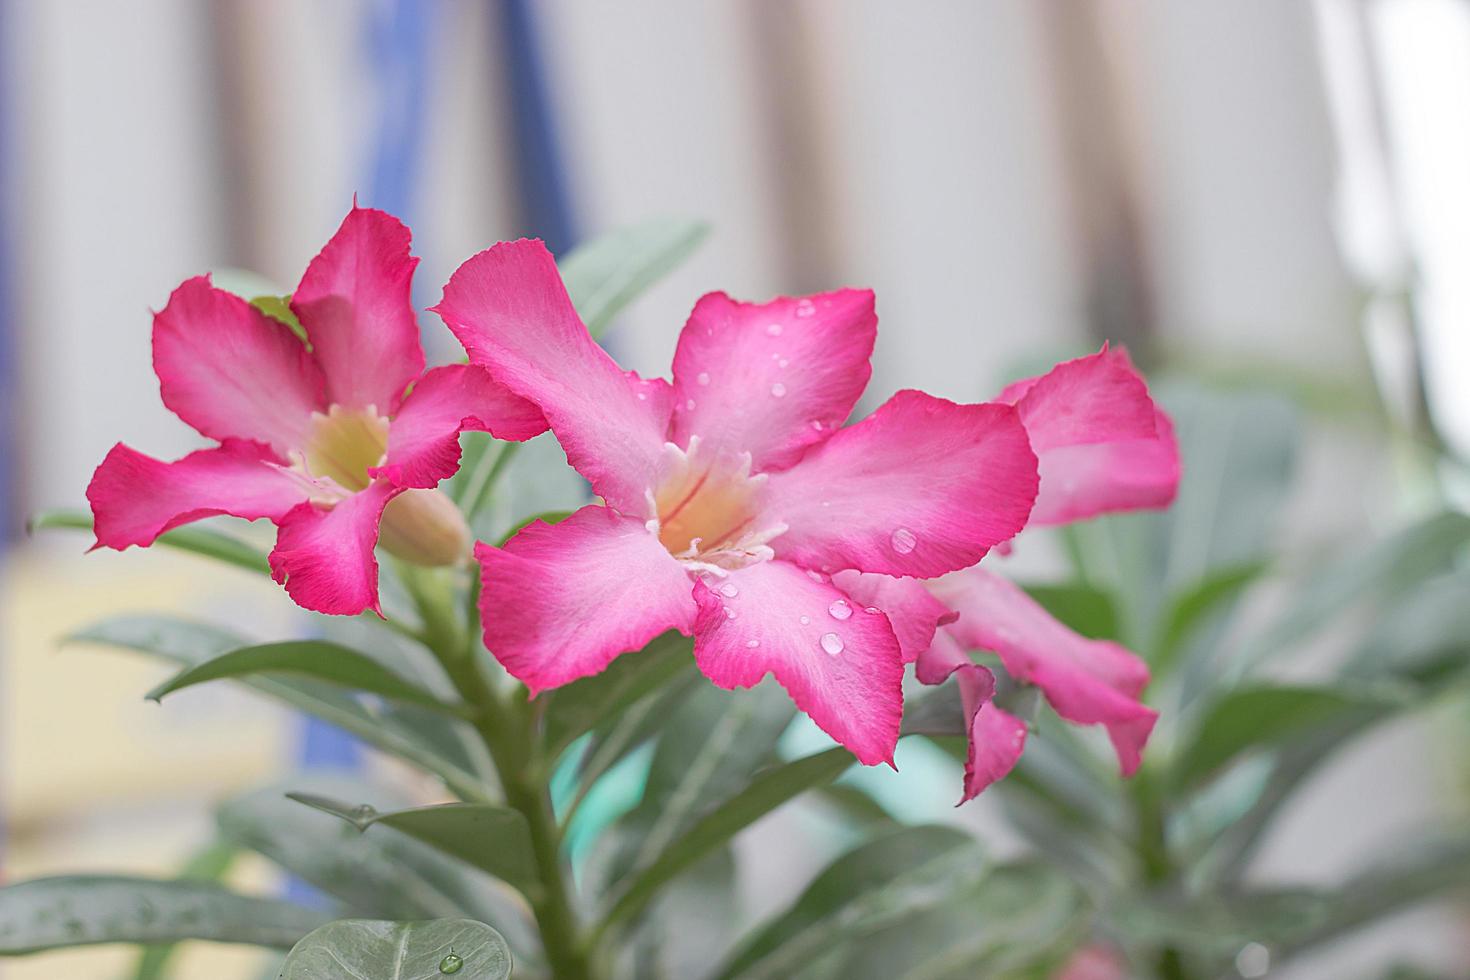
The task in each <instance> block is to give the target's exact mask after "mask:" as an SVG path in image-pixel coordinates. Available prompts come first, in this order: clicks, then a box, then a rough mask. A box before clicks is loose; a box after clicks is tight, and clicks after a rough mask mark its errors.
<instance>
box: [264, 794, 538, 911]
mask: <svg viewBox="0 0 1470 980" xmlns="http://www.w3.org/2000/svg"><path fill="white" fill-rule="evenodd" d="M286 795H287V797H289V798H290V799H293V800H295V801H296V802H298V803H302V804H305V805H306V806H309V807H313V808H315V809H317V810H321V811H323V812H325V813H330V814H331V815H332V816H334V817H339V818H341V819H342V820H345V821H347V822H348V823H350V824H352V825H353V826H354V827H356V828H357V829H358V831H360V832H366V831H367V829H368V828H369V827H371V826H372V825H373V824H379V823H380V824H383V825H384V826H386V827H392V828H393V829H394V830H398V831H402V832H403V833H405V834H407V835H408V836H410V837H413V838H415V839H417V840H420V841H423V842H424V843H425V844H428V845H430V846H431V847H435V848H438V849H439V850H441V851H443V852H444V853H445V854H449V855H452V856H454V857H457V858H459V859H460V860H461V861H464V862H466V863H468V864H471V865H473V866H474V867H477V868H479V869H480V870H482V871H485V872H488V873H489V874H492V875H494V876H495V877H497V878H499V879H501V880H502V881H504V882H505V883H506V884H508V885H511V886H513V887H514V888H516V889H518V890H520V891H521V892H522V893H525V894H535V892H536V890H537V889H538V888H539V887H540V885H539V882H538V878H537V874H536V864H535V861H534V859H533V856H532V851H531V832H530V830H529V828H528V827H527V826H526V820H525V818H524V817H522V816H521V815H520V814H519V813H517V812H516V811H514V810H508V809H506V808H504V807H498V806H490V805H489V804H484V803H445V804H442V805H440V806H425V807H415V808H413V809H409V810H394V811H392V812H389V813H379V812H377V810H375V809H373V808H372V807H370V806H366V805H361V804H359V805H353V804H350V803H342V802H340V801H338V800H333V799H330V798H328V797H325V796H316V795H314V794H310V793H287V794H286Z"/></svg>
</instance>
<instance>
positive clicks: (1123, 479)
mask: <svg viewBox="0 0 1470 980" xmlns="http://www.w3.org/2000/svg"><path fill="white" fill-rule="evenodd" d="M998 400H999V401H1003V402H1006V403H1008V404H1014V405H1015V406H1016V410H1017V411H1018V412H1020V413H1021V421H1022V423H1023V424H1024V425H1025V426H1026V432H1027V434H1028V435H1029V436H1030V437H1031V448H1032V449H1034V450H1035V451H1036V455H1037V457H1038V459H1039V461H1040V472H1041V490H1040V492H1039V493H1038V494H1037V497H1036V507H1035V508H1034V509H1033V510H1032V512H1031V523H1033V524H1063V523H1067V522H1070V521H1078V520H1083V519H1085V518H1089V517H1095V516H1097V515H1098V514H1104V513H1108V512H1111V511H1119V510H1134V509H1137V508H1140V507H1165V506H1167V505H1168V504H1169V503H1170V502H1172V501H1173V499H1174V493H1175V491H1176V490H1177V489H1178V486H1179V446H1178V443H1177V442H1176V440H1175V438H1174V427H1173V425H1172V424H1171V423H1170V421H1169V418H1168V416H1167V415H1165V414H1164V413H1163V411H1161V410H1160V409H1159V408H1158V407H1157V406H1155V404H1154V402H1153V399H1152V398H1150V397H1149V393H1148V386H1147V384H1146V383H1145V382H1144V380H1143V377H1142V376H1141V375H1139V373H1138V371H1137V370H1136V369H1135V368H1134V367H1133V362H1132V361H1131V360H1130V359H1129V357H1128V353H1127V351H1125V350H1123V349H1122V348H1114V349H1109V348H1108V347H1107V346H1104V347H1103V349H1102V350H1101V351H1099V352H1098V353H1096V354H1092V355H1089V356H1087V357H1080V358H1078V359H1076V360H1074V361H1067V362H1065V363H1063V364H1058V365H1057V366H1056V367H1054V368H1052V369H1051V371H1050V372H1048V373H1047V374H1045V375H1042V376H1041V377H1039V378H1028V379H1026V380H1024V381H1018V382H1016V383H1015V384H1013V385H1010V386H1009V387H1007V388H1006V389H1005V390H1004V391H1003V392H1001V395H1000V398H999V399H998Z"/></svg>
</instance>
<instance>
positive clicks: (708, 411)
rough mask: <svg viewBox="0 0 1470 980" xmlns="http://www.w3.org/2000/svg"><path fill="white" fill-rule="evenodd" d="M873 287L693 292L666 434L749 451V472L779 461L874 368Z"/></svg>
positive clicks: (847, 405) (833, 423) (824, 426)
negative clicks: (778, 294)
mask: <svg viewBox="0 0 1470 980" xmlns="http://www.w3.org/2000/svg"><path fill="white" fill-rule="evenodd" d="M877 335H878V317H877V314H876V313H874V311H873V294H872V292H871V291H869V290H866V289H862V290H858V289H843V290H839V291H837V292H832V293H822V294H820V295H816V296H809V297H804V298H801V299H791V298H785V297H783V298H781V299H777V300H773V301H772V302H769V303H741V302H737V301H735V300H733V299H731V298H730V297H729V296H727V295H725V294H724V293H710V294H708V295H707V296H704V297H703V298H701V299H700V301H699V302H698V303H696V304H695V306H694V312H693V313H691V314H690V315H689V322H688V323H686V324H685V325H684V331H683V333H681V334H680V335H679V346H678V349H677V350H676V351H675V353H674V417H673V424H672V439H673V441H674V442H675V443H677V444H678V445H680V446H687V445H688V444H689V439H690V437H691V436H696V435H697V436H698V437H699V439H700V441H701V442H702V443H703V444H704V445H706V446H708V447H710V448H712V449H717V450H721V451H726V452H732V453H742V452H749V453H750V454H751V457H752V461H753V469H754V470H755V471H756V472H762V471H766V470H776V469H784V468H786V467H788V466H790V465H791V464H792V463H794V462H796V460H797V459H798V458H800V456H801V454H802V452H803V451H804V450H805V449H806V448H807V447H808V446H811V445H813V444H815V443H818V442H821V441H822V440H824V439H826V438H827V437H828V436H829V435H830V434H831V433H832V432H833V431H834V430H836V429H837V428H838V427H840V426H841V425H842V423H843V422H845V421H846V420H847V417H848V415H850V414H851V413H852V409H853V406H854V405H856V404H857V400H858V398H859V397H860V396H861V395H862V393H863V389H864V388H866V387H867V384H868V378H869V377H870V376H871V375H872V373H873V372H872V367H871V365H870V364H869V359H870V358H871V357H872V354H873V342H874V341H875V340H876V338H877Z"/></svg>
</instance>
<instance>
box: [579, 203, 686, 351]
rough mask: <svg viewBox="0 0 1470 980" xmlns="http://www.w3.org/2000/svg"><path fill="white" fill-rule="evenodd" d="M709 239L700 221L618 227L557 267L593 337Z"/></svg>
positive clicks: (670, 220) (675, 220) (662, 221)
mask: <svg viewBox="0 0 1470 980" xmlns="http://www.w3.org/2000/svg"><path fill="white" fill-rule="evenodd" d="M708 234H709V226H708V225H706V224H704V223H703V222H700V221H689V220H687V219H679V218H662V219H655V220H653V221H645V222H643V223H641V224H637V225H633V226H631V227H628V228H622V229H619V230H617V231H614V232H611V233H609V234H606V235H602V236H600V237H598V238H596V239H593V240H592V241H590V242H588V243H587V244H585V245H582V246H579V247H578V248H575V249H573V250H572V251H571V252H570V253H568V254H567V255H566V256H564V257H563V258H562V260H561V261H560V262H558V263H557V266H558V268H559V269H560V271H561V277H562V281H563V282H565V283H566V287H567V292H568V293H569V294H571V297H572V303H573V305H575V306H576V308H577V312H578V313H579V314H580V315H581V317H582V320H583V322H584V323H586V324H587V329H588V330H589V331H591V333H592V336H594V337H596V336H599V335H600V334H601V333H602V331H603V330H605V329H607V325H608V323H610V322H611V321H612V318H613V317H614V316H616V315H617V314H618V313H619V312H621V311H622V310H623V308H624V307H626V306H627V305H628V304H629V303H631V302H632V301H633V300H634V299H636V298H637V297H638V295H639V294H640V293H642V292H643V291H644V290H645V289H647V288H648V287H649V286H651V285H653V284H654V283H655V282H657V281H658V280H659V279H662V278H663V277H664V276H665V275H666V274H668V273H669V272H671V271H672V270H673V269H675V268H677V267H678V266H679V264H680V263H681V262H683V261H684V259H686V258H687V257H688V256H689V254H690V253H692V252H693V251H694V249H695V248H697V247H698V246H699V243H700V242H702V241H704V238H705V236H706V235H708Z"/></svg>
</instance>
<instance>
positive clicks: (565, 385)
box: [433, 239, 670, 517]
mask: <svg viewBox="0 0 1470 980" xmlns="http://www.w3.org/2000/svg"><path fill="white" fill-rule="evenodd" d="M433 309H434V312H436V313H438V314H439V316H441V317H442V318H443V319H444V322H445V323H446V324H448V325H449V329H450V330H451V331H453V333H454V335H455V336H456V337H458V338H459V341H460V343H462V344H464V346H465V350H467V351H469V355H470V360H471V362H473V363H475V364H482V365H484V366H485V367H487V368H488V369H489V370H490V373H491V374H492V375H494V377H495V379H496V380H497V381H499V382H500V383H501V384H504V385H505V386H506V387H507V388H509V389H510V390H511V391H513V392H515V393H516V394H517V395H520V396H521V397H522V398H526V399H529V400H530V401H532V402H534V403H535V404H536V405H537V406H538V407H539V408H540V409H541V411H542V412H543V413H545V416H546V421H547V423H548V424H549V425H550V426H551V429H552V431H553V432H555V433H556V437H557V439H558V441H560V442H561V446H562V449H563V450H565V452H566V454H567V460H568V461H569V462H570V463H571V464H572V466H574V467H575V468H576V469H577V471H578V472H579V473H581V474H582V475H583V476H584V477H586V478H587V480H588V481H589V482H590V483H591V484H592V489H593V490H594V491H596V492H597V493H598V494H600V495H601V496H602V497H603V499H605V500H606V501H607V502H608V503H609V504H611V505H612V506H614V507H616V508H617V509H619V510H621V511H624V512H626V513H638V514H641V515H643V516H645V517H651V516H653V515H652V514H648V513H646V511H647V509H648V508H647V504H646V498H647V494H648V492H649V491H650V490H651V489H652V488H653V484H654V481H655V479H656V477H657V473H658V465H659V459H660V457H661V456H662V453H663V447H664V443H665V441H666V435H667V433H668V427H669V412H670V398H669V388H668V386H667V385H665V384H663V383H662V382H658V381H645V380H643V379H641V378H639V377H638V376H637V375H636V374H634V373H632V372H624V371H623V370H622V369H620V368H619V367H618V366H617V364H616V363H614V361H613V359H612V358H611V357H609V356H608V355H607V352H606V351H604V350H603V349H602V348H601V347H599V346H597V343H596V342H595V341H594V340H593V339H592V337H591V335H590V334H588V333H587V328H586V327H585V326H584V325H583V324H582V321H581V319H580V318H579V317H578V316H577V311H576V310H575V309H573V307H572V301H571V299H570V298H569V297H568V296H567V291H566V287H565V286H563V285H562V281H561V276H560V274H559V273H558V272H557V270H556V260H555V259H553V258H552V256H551V253H550V252H548V251H547V250H546V246H545V245H543V244H542V243H541V242H540V241H535V240H527V239H522V240H520V241H515V242H501V243H500V244H498V245H494V246H492V247H490V248H488V249H486V250H485V251H483V252H481V253H480V254H478V255H475V256H473V257H471V258H470V259H468V260H467V261H466V262H465V263H464V264H463V265H461V266H460V267H459V268H458V269H457V270H455V273H454V275H453V276H451V277H450V279H449V283H448V284H447V285H446V286H445V287H444V298H443V299H442V300H440V302H439V305H438V306H436V307H434V308H433Z"/></svg>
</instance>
